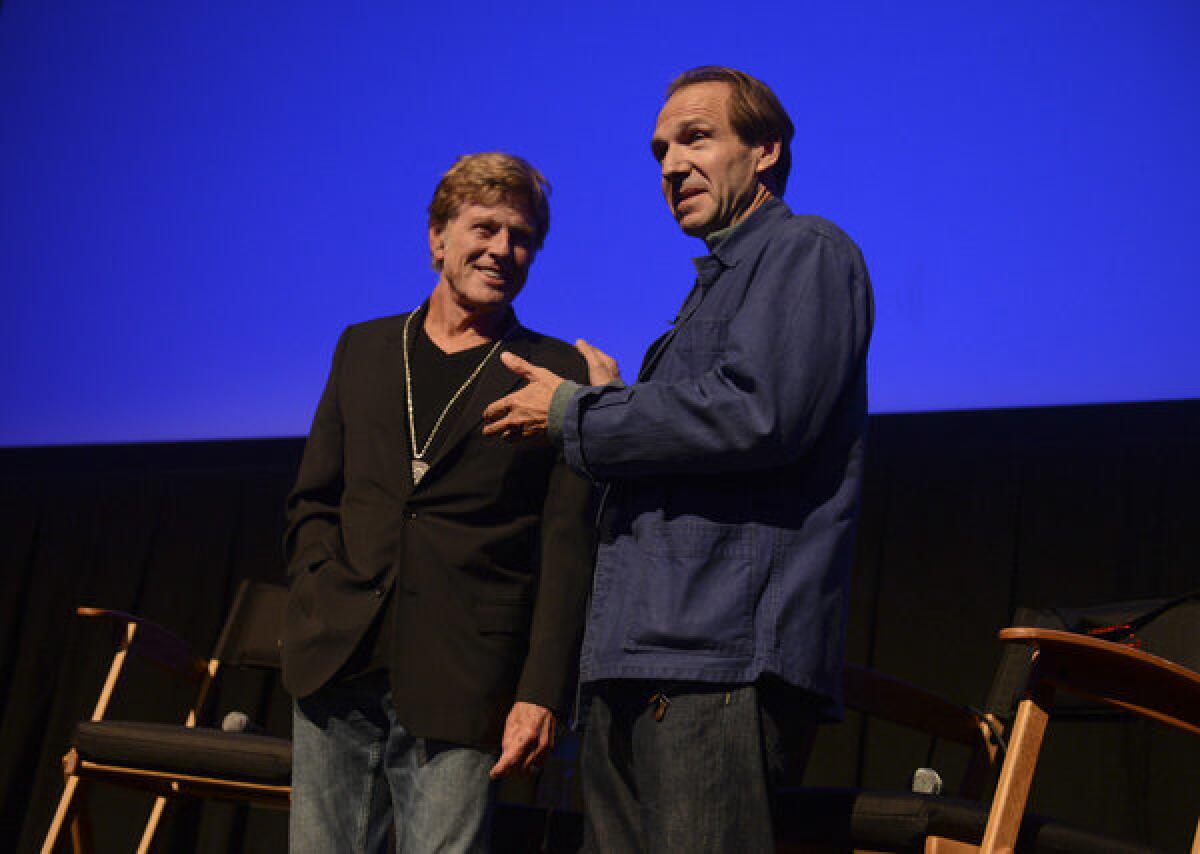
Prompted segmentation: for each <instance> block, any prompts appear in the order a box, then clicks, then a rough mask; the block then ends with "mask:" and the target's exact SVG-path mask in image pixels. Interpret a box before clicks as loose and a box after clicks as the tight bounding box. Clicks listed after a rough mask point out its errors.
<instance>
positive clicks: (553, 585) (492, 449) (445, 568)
mask: <svg viewBox="0 0 1200 854" xmlns="http://www.w3.org/2000/svg"><path fill="white" fill-rule="evenodd" d="M406 316H407V315H399V316H396V317H386V318H382V319H379V320H373V321H369V322H367V323H362V324H358V325H355V326H351V327H349V328H348V329H346V331H345V332H343V333H342V336H341V338H340V340H339V341H338V345H337V350H336V351H335V353H334V357H333V368H332V370H331V371H330V375H329V381H328V383H327V384H326V387H325V391H324V393H323V394H322V396H321V401H320V403H319V404H318V406H317V413H316V416H315V418H314V420H313V425H312V430H311V432H310V433H309V437H308V442H307V444H306V445H305V449H304V457H303V460H302V462H301V464H300V472H299V475H298V477H297V480H296V486H295V488H294V490H293V491H292V493H291V495H290V496H289V498H288V505H287V516H288V519H287V522H288V524H287V532H286V534H285V536H284V550H285V554H286V558H287V566H288V576H289V578H290V593H289V596H288V604H287V612H286V616H285V618H284V627H283V637H282V652H283V681H284V685H285V686H286V687H287V688H288V690H289V691H291V693H292V694H293V695H294V696H297V697H305V696H307V695H309V694H311V693H313V692H314V691H316V690H317V689H319V688H320V687H322V686H323V685H325V684H326V683H327V682H329V680H330V679H331V678H332V677H333V676H334V675H335V673H337V671H338V669H339V668H340V667H341V666H342V665H343V664H344V663H345V662H346V661H347V659H348V658H349V657H350V655H351V654H352V653H353V651H354V649H355V647H356V646H357V644H358V643H359V641H360V640H361V638H362V637H363V635H364V633H365V632H366V630H367V629H368V627H369V626H370V624H371V622H372V620H373V619H374V618H375V615H376V613H377V612H378V610H379V608H380V605H381V604H382V603H383V601H384V597H385V596H386V594H387V593H388V591H389V590H392V592H393V595H394V596H396V602H395V614H396V621H395V625H394V628H393V642H392V646H393V649H392V653H391V675H392V694H393V697H394V700H395V704H396V709H397V712H398V715H399V720H400V722H401V723H402V724H403V725H404V727H405V728H406V729H408V730H409V731H410V732H411V733H413V734H414V735H416V736H420V737H425V738H435V739H442V740H446V741H452V742H456V743H461V744H474V745H478V746H482V747H495V746H496V745H498V744H499V741H500V736H501V734H502V733H503V727H504V720H505V717H506V715H507V713H508V710H509V708H510V707H511V705H512V703H513V701H514V700H527V701H530V702H533V703H537V704H539V705H542V706H546V707H549V708H551V709H554V710H556V711H557V712H558V713H559V714H560V717H561V714H562V712H563V711H564V709H565V703H566V702H567V699H568V696H569V694H570V689H571V687H572V685H571V684H570V682H571V674H572V673H573V671H574V666H575V663H576V656H577V654H578V646H579V641H580V637H581V635H582V627H583V619H584V608H585V600H586V598H587V590H588V585H589V583H590V579H591V556H592V555H591V538H592V519H591V518H590V516H591V512H590V505H591V497H592V488H591V485H590V483H589V482H588V481H587V480H585V479H583V478H581V477H580V476H578V475H577V474H575V473H574V472H572V471H571V470H570V469H568V468H567V466H566V464H565V463H564V462H563V460H562V457H561V453H560V452H558V451H557V450H556V449H554V448H550V447H537V446H533V445H529V444H526V443H515V444H510V443H508V442H505V441H504V440H503V439H500V438H497V437H487V436H484V435H483V433H482V432H481V429H482V420H481V418H482V413H483V409H484V407H486V406H487V405H488V404H489V403H491V402H492V401H494V400H496V399H497V398H499V397H502V396H503V395H505V394H507V393H508V392H509V391H511V390H513V389H514V388H516V386H517V384H518V383H519V380H518V379H517V377H516V376H515V375H513V374H512V373H510V372H509V371H508V370H507V369H506V368H505V367H504V366H503V365H502V364H501V363H500V360H499V357H498V355H499V354H497V355H496V356H493V358H492V360H491V361H489V363H488V365H487V366H486V367H485V368H484V369H483V371H482V372H481V373H480V374H479V376H477V377H476V378H475V381H474V383H473V384H472V387H471V388H470V389H468V390H467V392H466V393H465V394H464V400H463V401H460V404H459V405H458V407H457V409H458V413H457V416H451V419H448V420H447V422H446V423H444V424H443V425H442V427H441V430H442V431H443V432H444V435H443V436H442V438H441V440H440V441H439V443H438V446H437V449H436V450H435V451H434V454H433V456H432V458H431V459H430V464H431V467H430V470H429V471H428V472H427V473H426V475H425V477H424V478H423V479H422V480H421V483H420V485H419V486H417V487H415V488H414V486H413V483H412V473H411V469H410V463H409V440H408V420H407V417H408V416H407V409H406V403H405V390H404V358H405V353H404V345H403V329H404V321H405V317H406ZM423 319H424V310H423V309H420V310H418V314H417V315H416V316H414V318H413V323H414V324H416V323H419V322H423ZM503 349H505V350H509V351H511V352H513V353H516V354H517V355H519V356H521V357H522V358H525V359H527V360H529V361H530V362H532V363H534V364H538V365H542V366H544V367H546V368H549V369H550V370H552V371H554V372H555V373H557V374H559V375H560V376H567V377H571V378H572V379H576V380H578V381H580V382H586V376H587V368H586V363H585V362H584V361H583V358H582V356H580V355H579V353H578V352H577V351H576V350H575V349H574V348H573V347H571V346H569V345H567V344H565V343H563V342H562V341H559V340H557V339H554V338H548V337H546V336H542V335H538V334H537V333H535V332H532V331H530V330H528V329H525V328H523V327H518V328H517V330H516V331H515V332H513V333H512V334H511V335H510V336H509V337H508V339H507V341H506V342H505V344H504V345H503Z"/></svg>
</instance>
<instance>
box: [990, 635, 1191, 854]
mask: <svg viewBox="0 0 1200 854" xmlns="http://www.w3.org/2000/svg"><path fill="white" fill-rule="evenodd" d="M1000 640H1001V641H1003V642H1005V643H1019V644H1025V645H1027V646H1030V647H1032V648H1033V671H1032V673H1031V674H1030V677H1029V681H1028V683H1027V689H1026V693H1025V696H1024V697H1023V699H1022V700H1021V702H1020V705H1019V706H1018V707H1017V717H1016V720H1015V721H1014V723H1013V728H1012V735H1011V737H1010V739H1009V744H1008V753H1007V756H1006V757H1005V761H1004V765H1003V768H1002V769H1001V772H1000V781H999V783H998V784H997V786H996V794H995V796H994V797H993V798H992V809H991V813H990V815H989V816H988V825H987V832H986V834H985V835H984V838H983V845H982V846H981V847H980V849H979V850H981V851H982V852H983V854H1010V852H1012V851H1013V850H1014V848H1015V846H1016V841H1017V832H1018V830H1019V829H1020V826H1021V819H1022V817H1023V816H1024V814H1025V805H1026V802H1027V800H1028V798H1029V789H1030V786H1031V785H1032V782H1033V775H1034V771H1035V770H1036V767H1037V759H1038V753H1039V751H1040V750H1041V745H1042V739H1043V738H1044V736H1045V732H1046V723H1047V721H1048V720H1049V717H1050V713H1051V704H1052V702H1053V700H1054V694H1055V691H1057V690H1059V689H1061V690H1064V691H1068V692H1070V693H1073V694H1078V695H1080V696H1082V697H1086V698H1088V699H1091V700H1094V701H1097V702H1101V703H1105V704H1107V705H1110V706H1115V707H1116V708H1118V709H1122V710H1124V711H1126V712H1131V713H1133V714H1135V715H1137V716H1139V717H1144V718H1147V719H1149V720H1153V721H1158V722H1159V723H1163V724H1167V725H1168V726H1172V727H1175V728H1176V729H1180V730H1183V731H1184V732H1189V733H1191V734H1192V735H1200V674H1197V673H1195V672H1194V671H1191V670H1188V669H1187V668H1185V667H1181V666H1180V665H1178V664H1175V663H1174V662H1171V661H1167V660H1166V659H1163V658H1159V657H1158V656H1156V655H1151V654H1149V653H1147V652H1143V651H1141V650H1139V649H1133V648H1131V647H1127V646H1124V645H1122V644H1118V643H1112V642H1110V641H1103V640H1097V639H1096V638H1091V637H1087V636H1086V635H1079V634H1074V633H1072V632H1062V631H1054V630H1051V629H1035V628H1025V627H1015V628H1008V629H1004V630H1002V631H1001V632H1000ZM1192 854H1200V822H1198V823H1197V827H1196V834H1195V836H1194V838H1193V840H1192Z"/></svg>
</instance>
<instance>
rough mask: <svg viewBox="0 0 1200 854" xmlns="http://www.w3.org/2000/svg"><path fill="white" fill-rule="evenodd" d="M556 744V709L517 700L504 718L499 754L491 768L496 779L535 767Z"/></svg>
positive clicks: (531, 769)
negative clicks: (553, 710)
mask: <svg viewBox="0 0 1200 854" xmlns="http://www.w3.org/2000/svg"><path fill="white" fill-rule="evenodd" d="M553 748H554V712H552V711H550V710H549V709H547V708H546V707H544V706H539V705H537V704H536V703H526V702H524V701H522V700H518V701H517V702H515V703H513V707H512V710H511V711H510V712H509V713H508V720H506V721H505V722H504V736H503V738H502V740H501V742H500V749H501V752H500V758H499V759H498V760H497V761H496V764H495V765H493V766H492V770H491V771H490V772H489V774H488V776H490V777H491V778H492V779H493V780H498V779H500V778H501V777H503V776H504V775H506V774H512V773H515V772H530V771H534V770H536V769H537V768H538V767H539V766H540V765H541V764H542V760H543V759H544V758H545V756H546V754H547V753H549V752H550V751H551V750H552V749H553Z"/></svg>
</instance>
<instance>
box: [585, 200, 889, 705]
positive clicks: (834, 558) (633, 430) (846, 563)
mask: <svg viewBox="0 0 1200 854" xmlns="http://www.w3.org/2000/svg"><path fill="white" fill-rule="evenodd" d="M697 268H698V271H699V276H698V279H697V282H696V286H695V288H694V289H693V291H692V293H691V295H690V296H689V297H688V299H687V301H686V302H685V303H684V306H683V308H682V310H681V311H680V314H679V316H678V317H677V318H676V320H675V323H674V325H673V328H672V329H671V330H670V331H668V332H667V333H666V334H665V335H664V336H663V337H662V338H660V339H659V340H658V341H656V342H655V343H654V345H653V346H651V348H650V350H649V352H648V353H647V354H646V359H645V362H644V363H643V365H642V369H641V371H640V373H639V375H638V378H637V382H635V383H633V384H632V385H629V386H625V387H611V386H610V387H584V388H582V389H580V390H579V391H578V392H577V393H576V394H575V395H574V396H573V397H572V398H571V400H570V403H569V405H568V406H567V410H566V414H565V418H564V421H563V425H562V440H563V447H564V452H565V455H566V459H567V462H568V463H569V464H570V465H571V466H572V467H573V468H575V469H576V470H578V471H580V472H583V473H585V474H587V475H589V476H591V477H592V478H594V479H596V480H598V481H603V482H607V484H608V491H607V495H606V499H605V504H604V508H603V510H602V511H601V520H600V531H599V540H600V542H599V546H598V552H597V560H596V569H595V578H594V586H593V591H592V599H591V605H590V610H589V615H588V624H587V630H586V634H585V638H584V643H583V651H582V657H581V678H582V680H583V682H585V683H586V682H590V681H594V680H598V679H611V678H651V679H686V680H699V681H709V682H749V681H752V680H754V679H756V678H757V677H758V676H759V675H761V674H763V673H771V674H775V675H777V676H780V677H782V678H783V679H785V680H786V681H788V682H790V683H792V684H795V685H798V686H800V687H802V688H805V689H807V690H809V691H812V692H815V693H817V694H820V695H822V696H825V697H827V698H828V699H829V700H830V701H831V709H830V711H831V712H832V713H833V714H837V713H838V712H839V711H840V694H841V684H840V683H841V670H842V661H843V650H844V646H845V632H846V610H847V598H848V587H849V576H850V565H851V558H852V549H853V542H854V525H855V514H856V509H857V504H858V496H859V490H860V484H861V480H862V471H863V434H864V428H865V425H866V414H867V408H866V400H867V395H866V356H867V345H868V342H869V340H870V336H871V326H872V321H873V315H874V308H873V303H872V298H871V285H870V280H869V279H868V277H867V270H866V266H865V265H864V263H863V259H862V255H861V253H860V252H859V250H858V247H856V246H855V245H854V243H853V242H851V240H850V239H849V238H848V237H847V236H846V235H845V234H844V233H843V232H842V231H841V230H840V229H838V228H837V226H835V225H833V224H832V223H830V222H827V221H826V220H823V219H820V218H817V217H810V216H794V215H793V214H792V213H791V211H790V210H788V208H787V206H786V205H785V204H784V203H783V202H782V201H777V200H773V201H770V202H768V203H767V204H766V205H764V206H763V207H762V208H760V209H759V210H757V211H755V212H754V213H753V214H751V216H749V217H748V218H747V219H746V220H745V221H744V222H743V223H742V224H741V225H740V226H739V227H738V228H737V229H736V230H735V231H734V232H733V233H732V234H731V235H730V236H729V237H728V238H727V239H726V240H725V241H724V242H723V243H722V244H720V245H719V246H718V247H717V248H716V250H714V251H713V253H712V254H710V255H708V256H707V257H705V258H702V259H700V260H698V261H697Z"/></svg>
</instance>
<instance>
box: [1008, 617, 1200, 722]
mask: <svg viewBox="0 0 1200 854" xmlns="http://www.w3.org/2000/svg"><path fill="white" fill-rule="evenodd" d="M1000 640H1001V641H1004V642H1005V643H1020V644H1025V645H1027V646H1031V647H1033V649H1034V668H1035V676H1036V678H1037V679H1038V680H1040V681H1042V682H1045V683H1048V684H1050V685H1053V686H1054V687H1055V688H1061V689H1062V690H1064V691H1069V692H1071V693H1073V694H1079V695H1081V696H1084V697H1088V698H1089V699H1092V700H1096V701H1099V702H1102V703H1107V704H1109V705H1112V706H1116V707H1117V708H1120V709H1125V710H1126V711H1129V712H1133V713H1134V714H1137V715H1140V716H1142V717H1146V718H1150V719H1151V720H1156V721H1159V722H1160V723H1165V724H1169V725H1170V726H1173V727H1177V728H1179V729H1182V730H1184V731H1186V732H1190V733H1192V734H1194V735H1200V674H1197V673H1196V672H1195V671H1192V670H1188V669H1187V668H1186V667H1182V666H1180V665H1178V664H1176V663H1174V662H1173V661H1167V660H1166V659H1165V658H1159V657H1158V656H1157V655H1151V654H1150V653H1148V652H1143V651H1141V650H1139V649H1134V648H1132V647H1128V646H1124V645H1122V644H1118V643H1113V642H1111V641H1104V640H1099V639H1097V638H1092V637H1088V636H1086V635H1079V634H1075V633H1074V632H1062V631H1055V630H1053V629H1037V628H1029V627H1024V626H1017V627H1013V628H1007V629H1002V630H1001V631H1000Z"/></svg>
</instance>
